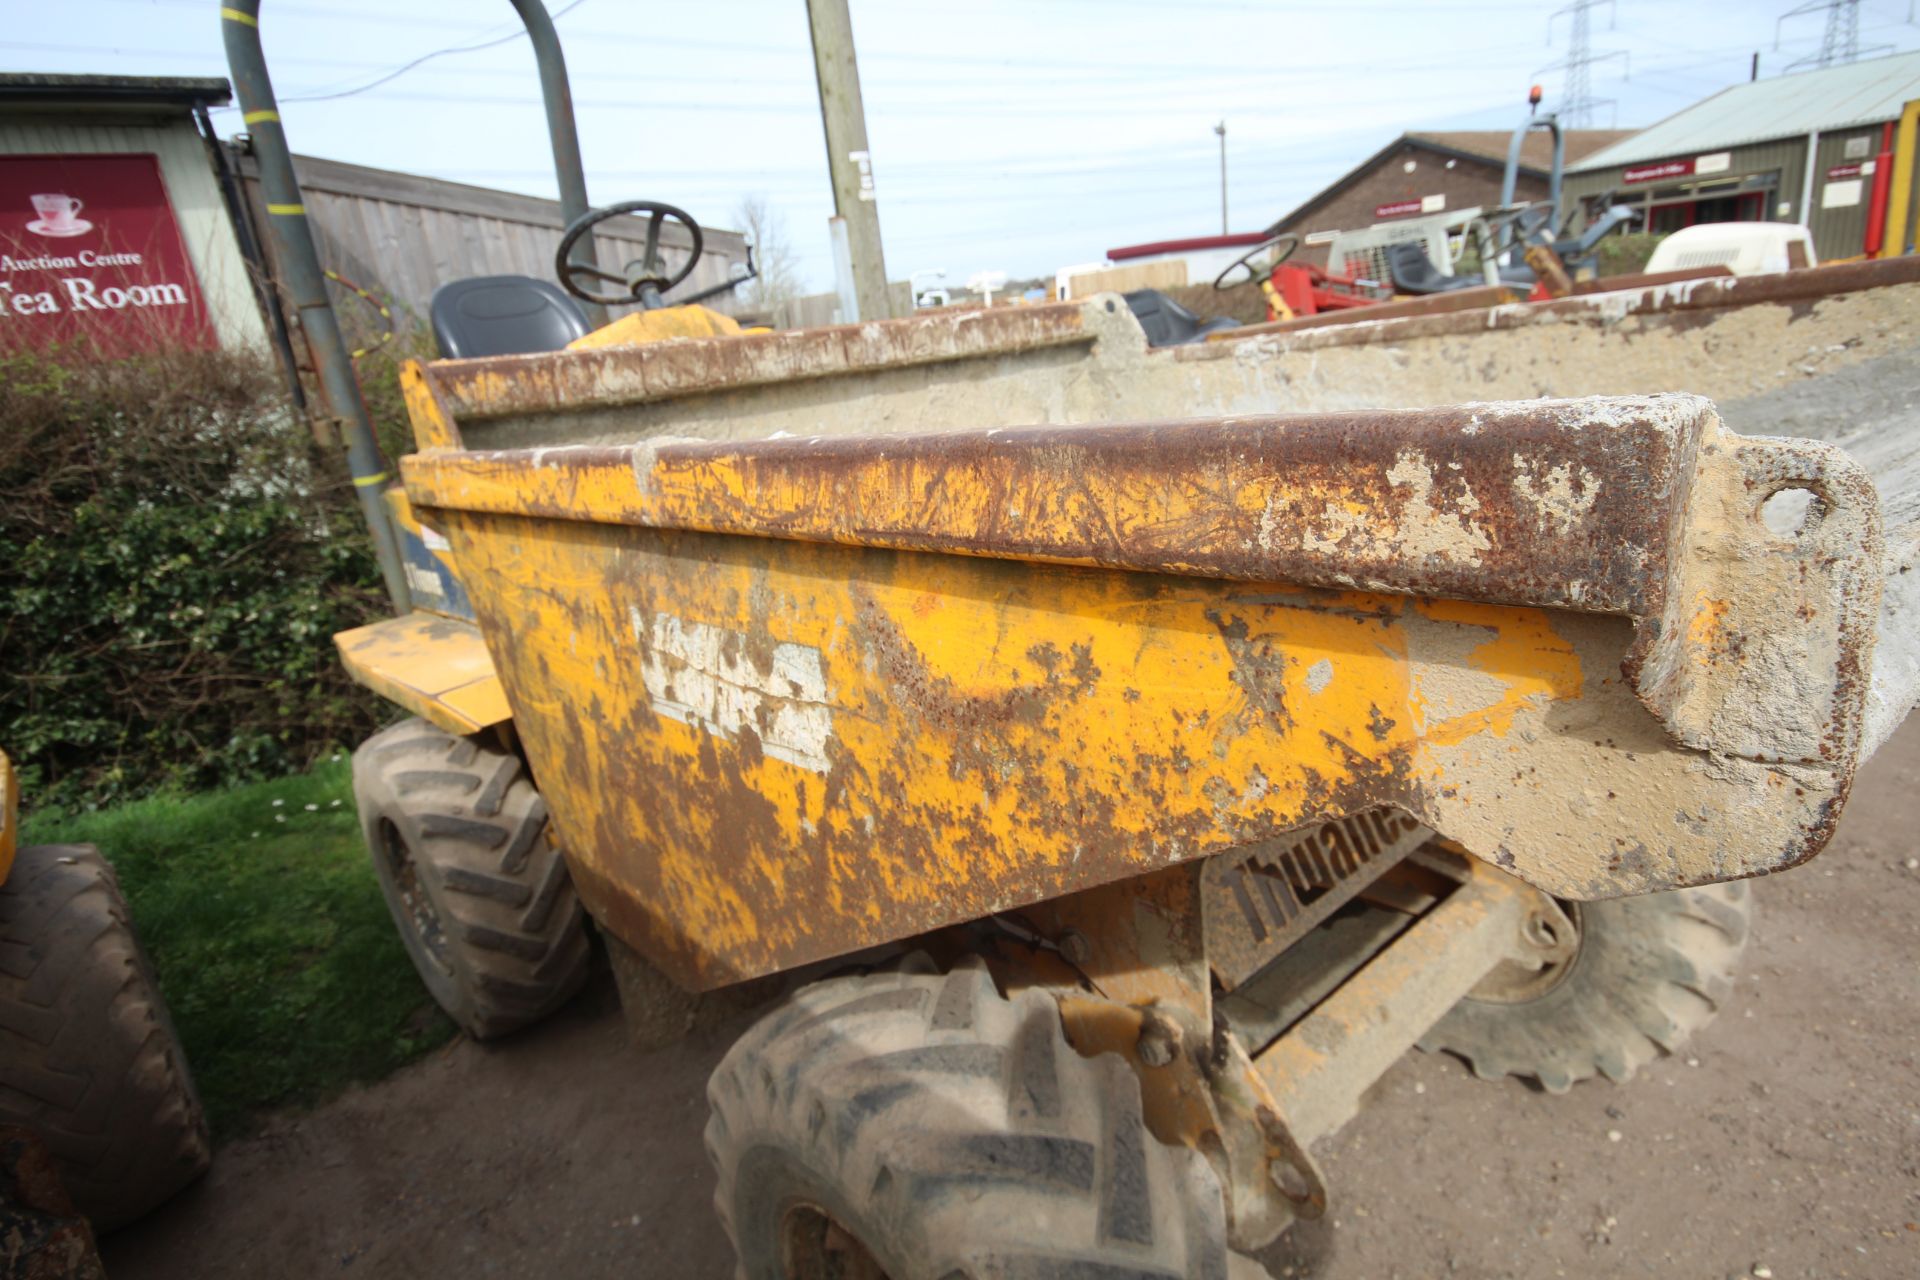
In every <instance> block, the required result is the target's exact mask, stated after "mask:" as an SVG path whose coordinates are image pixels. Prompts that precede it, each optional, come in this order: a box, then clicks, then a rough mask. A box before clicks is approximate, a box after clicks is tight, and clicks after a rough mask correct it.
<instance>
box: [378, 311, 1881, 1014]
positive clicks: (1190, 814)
mask: <svg viewBox="0 0 1920 1280" xmlns="http://www.w3.org/2000/svg"><path fill="white" fill-rule="evenodd" d="M735 341H742V342H744V341H747V340H746V339H738V340H735ZM601 354H602V356H603V358H605V359H612V358H614V357H612V356H610V355H608V354H607V353H601ZM554 359H556V360H559V359H564V357H554ZM426 376H427V377H428V378H429V379H431V378H432V377H433V371H432V370H431V369H429V370H428V371H427V375H426ZM852 411H854V410H851V409H850V410H849V412H852ZM403 468H404V472H405V475H406V478H407V484H408V491H409V493H410V495H411V496H412V498H413V500H414V501H415V503H416V504H417V505H418V506H420V507H421V508H422V509H423V510H431V511H433V512H434V513H435V515H434V519H435V522H436V527H440V528H443V529H445V531H446V532H447V534H448V537H449V539H450V540H451V541H452V543H453V548H454V554H455V557H456V559H457V561H458V562H459V563H460V565H461V566H462V569H463V574H464V575H465V576H466V579H467V582H468V585H469V588H470V590H471V592H472V595H473V598H474V603H475V607H476V610H477V612H478V614H479V617H480V622H481V626H482V629H483V631H484V633H485V635H486V638H487V643H488V646H489V649H490V650H491V651H492V652H493V655H494V657H495V660H496V664H497V666H498V668H499V671H500V675H501V679H502V682H503V684H504V686H505V688H506V692H507V697H508V700H509V702H510V704H511V705H512V707H513V710H514V716H515V727H516V730H517V731H518V733H519V734H520V737H521V740H522V742H523V743H524V744H525V746H526V749H527V753H528V757H529V760H530V762H531V764H532V768H533V771H534V773H535V774H536V776H538V777H539V779H540V784H541V788H542V792H543V794H544V795H545V796H546V797H547V799H548V801H549V803H550V804H551V805H552V809H553V814H554V819H555V821H556V823H557V824H558V826H559V828H560V830H561V832H562V834H563V835H564V837H565V839H566V842H567V848H568V850H569V858H570V863H571V866H572V868H573V871H574V875H575V879H576V881H577V883H578V884H579V886H580V891H581V894H582V897H583V898H584V899H585V900H586V902H587V904H588V906H589V908H590V909H591V910H592V911H593V912H594V914H595V916H596V917H597V918H598V919H599V920H600V921H601V922H602V923H603V924H604V925H605V926H606V927H608V928H610V929H612V930H613V931H615V932H616V933H618V934H619V935H620V936H621V937H623V938H624V939H625V940H627V941H628V942H629V943H630V944H631V945H633V946H635V947H636V949H638V950H640V951H641V952H642V953H644V954H646V955H647V956H648V957H649V958H650V959H652V960H654V961H655V962H656V963H658V964H660V965H661V966H662V967H664V968H665V969H667V970H668V972H669V973H670V974H671V975H672V976H674V977H675V978H676V979H677V980H679V981H681V982H682V983H683V984H685V985H688V986H692V987H697V988H704V987H711V986H716V985H721V984H724V983H727V982H731V981H735V980H739V979H743V978H748V977H753V976H757V975H759V974H765V973H770V972H775V971H779V970H783V969H788V968H792V967H794V966H796V965H799V964H802V963H806V962H808V961H811V960H816V959H824V958H827V957H831V956H835V955H840V954H844V953H846V952H848V951H850V950H854V949H857V948H860V947H864V946H869V945H875V944H878V943H883V942H888V941H892V940H895V939H899V938H902V937H907V936H912V935H914V934H918V933H922V932H926V931H928V930H931V929H934V928H939V927H942V926H945V925H949V924H953V923H957V922H961V921H965V920H970V919H978V918H980V917H983V916H986V915H989V914H993V913H997V912H1002V911H1007V910H1013V909H1017V908H1019V907H1021V906H1022V905H1024V904H1029V903H1033V902H1037V901H1042V900H1046V899H1050V898H1054V897H1058V896H1061V895H1064V894H1068V893H1073V892H1078V891H1080V890H1083V889H1086V888H1089V887H1092V886H1095V885H1099V884H1104V883H1110V882H1113V881H1117V880H1123V879H1127V878H1129V877H1132V876H1136V875H1140V874H1143V873H1145V872H1149V871H1152V870H1156V869H1158V868H1161V867H1165V866H1168V865H1171V864H1174V863H1178V862H1184V861H1188V860H1191V859H1194V858H1200V857H1206V856H1210V855H1213V854H1216V853H1221V852H1224V851H1227V850H1231V849H1236V848H1242V847H1245V846H1247V845H1249V844H1251V843H1253V842H1256V841H1260V840H1265V839H1271V838H1274V837H1276V836H1279V835H1282V834H1283V833H1285V832H1288V831H1292V830H1296V829H1298V828H1300V827H1302V826H1304V825H1307V824H1309V823H1313V822H1316V821H1318V820H1320V819H1321V818H1322V817H1324V815H1326V814H1327V813H1349V814H1350V813H1357V812H1360V811H1362V810H1365V809H1368V808H1372V807H1376V806H1383V805H1384V806H1391V807H1394V808H1396V809H1398V810H1400V811H1402V812H1405V813H1408V814H1410V815H1412V816H1413V817H1414V818H1415V819H1416V820H1418V821H1420V822H1421V823H1423V824H1424V825H1427V826H1429V827H1432V828H1433V829H1435V830H1437V831H1439V832H1441V833H1443V834H1445V835H1446V836H1447V837H1449V838H1451V839H1453V840H1456V841H1458V842H1459V843H1460V844H1462V845H1464V846H1465V847H1466V848H1467V849H1468V850H1470V851H1471V852H1472V853H1474V854H1475V855H1477V856H1479V857H1480V858H1482V859H1485V860H1486V861H1488V862H1490V863H1493V864H1495V865H1497V866H1501V867H1504V868H1507V869H1509V870H1511V871H1512V872H1513V873H1514V874H1516V875H1518V876H1520V877H1521V878H1522V879H1524V880H1527V881H1528V882H1530V883H1532V884H1534V885H1536V886H1537V887H1540V888H1542V889H1545V890H1546V891H1548V892H1550V893H1553V894H1555V895H1557V896H1560V897H1565V898H1571V899H1581V898H1594V897H1605V896H1611V895H1615V894H1620V893H1628V892H1642V891H1650V890H1656V889H1665V888H1673V887H1678V886H1680V885H1686V884H1697V883H1705V882H1709V881H1713V880H1720V879H1727V878H1730V877H1734V876H1741V875H1751V874H1756V873H1759V872H1762V871H1767V870H1773V869H1777V868H1779V867H1782V866H1789V865H1792V864H1794V863H1796V862H1798V861H1801V860H1802V859H1804V858H1806V857H1807V856H1809V855H1810V854H1811V853H1813V852H1814V851H1815V850H1817V849H1818V848H1819V847H1820V846H1821V844H1823V843H1824V842H1825V840H1826V838H1827V836H1828V834H1829V833H1830V832H1831V829H1832V825H1833V822H1834V821H1835V820H1836V819H1837V817H1838V811H1839V806H1840V802H1841V800H1842V798H1843V797H1844V795H1845V791H1846V787H1847V784H1848V781H1849V780H1850V778H1851V776H1852V772H1853V768H1854V764H1855V759H1856V756H1857V752H1858V741H1859V738H1858V732H1859V723H1860V713H1861V708H1862V705H1863V701H1864V697H1865V680H1864V677H1863V672H1864V671H1865V669H1866V667H1865V663H1866V661H1867V659H1868V658H1869V657H1870V650H1871V640H1872V631H1873V625H1874V621H1875V615H1876V612H1877V609H1878V589H1879V577H1878V574H1879V558H1880V552H1881V547H1880V532H1879V521H1878V507H1877V499H1876V498H1875V495H1874V493H1873V490H1872V487H1871V484H1870V483H1869V482H1868V481H1867V480H1866V478H1865V476H1864V475H1863V474H1862V473H1861V472H1860V471H1859V469H1858V467H1857V466H1855V465H1854V464H1853V463H1852V462H1851V461H1850V460H1848V459H1847V458H1846V457H1845V455H1844V454H1841V453H1839V452H1838V451H1837V450H1834V449H1831V448H1828V447H1825V446H1820V445H1815V444H1811V443H1806V442H1791V441H1777V440H1757V439H1754V440H1748V439H1741V438H1739V437H1735V436H1732V435H1731V434H1730V433H1728V432H1727V431H1726V430H1725V429H1724V428H1723V427H1722V426H1721V425H1720V423H1719V421H1718V419H1717V418H1716V417H1715V415H1714V414H1713V412H1712V408H1711V406H1710V405H1708V404H1707V403H1706V402H1704V401H1701V400H1699V399H1697V398H1694V397H1685V396H1674V397H1653V398H1647V399H1618V400H1589V401H1566V402H1548V401H1543V402H1525V403H1516V404H1505V405H1493V404H1479V405H1468V406H1462V407H1460V408H1457V409H1440V410H1420V411H1409V412H1398V413H1352V414H1328V415H1318V416H1299V417H1274V418H1253V417H1242V418H1232V419H1222V420H1217V421H1205V422H1185V423H1160V424H1139V425H1127V426H1103V427H1084V428H1027V429H1019V430H992V431H966V432H953V433H947V434H942V435H929V436H913V437H906V436H896V437H858V436H841V437H825V438H819V439H788V440H770V441H759V442H754V443H748V444H721V443H700V442H689V443H681V442H650V443H646V444H640V445H633V446H578V447H556V448H547V449H539V450H508V451H501V452H492V453H476V452H459V451H448V452H427V453H422V454H419V455H415V456H414V457H411V458H409V459H407V460H406V461H405V463H404V464H403ZM1789 487H1800V488H1806V489H1810V490H1812V491H1813V492H1815V493H1816V494H1817V495H1818V496H1819V498H1820V502H1819V504H1818V508H1817V511H1818V518H1817V519H1816V520H1813V521H1811V522H1809V524H1808V526H1807V527H1806V528H1805V529H1804V530H1803V531H1802V532H1800V533H1799V534H1797V535H1795V536H1793V537H1780V536H1777V535H1774V534H1771V533H1770V532H1768V530H1767V529H1766V527H1765V526H1764V524H1762V523H1761V522H1760V520H1759V519H1758V510H1759V507H1760V506H1761V504H1762V503H1763V502H1764V501H1765V500H1766V498H1767V497H1768V496H1769V495H1770V494H1772V493H1773V492H1775V491H1776V490H1779V489H1782V488H1789Z"/></svg>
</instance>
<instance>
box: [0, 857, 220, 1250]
mask: <svg viewBox="0 0 1920 1280" xmlns="http://www.w3.org/2000/svg"><path fill="white" fill-rule="evenodd" d="M13 1125H18V1126H20V1127H22V1128H25V1129H27V1130H29V1131H31V1132H32V1133H34V1134H35V1135H37V1136H38V1137H39V1138H40V1139H41V1141H43V1142H44V1143H45V1144H46V1146H47V1148H48V1150H49V1151H51V1152H52V1153H53V1157H54V1160H55V1162H56V1163H57V1165H58V1166H59V1169H60V1176H61V1181H62V1182H63V1183H64V1184H65V1186H66V1190H67V1193H68V1194H69V1195H70V1196H71V1197H72V1198H73V1202H74V1205H75V1206H76V1207H77V1208H78V1209H79V1210H80V1212H82V1213H84V1214H85V1215H86V1216H87V1217H88V1218H89V1219H90V1220H91V1221H92V1222H93V1225H94V1229H95V1230H96V1231H99V1232H107V1231H112V1230H113V1229H114V1228H116V1227H119V1226H123V1225H125V1224H126V1223H128V1222H131V1221H133V1220H134V1219H135V1218H138V1217H140V1216H141V1215H142V1214H144V1213H146V1212H147V1211H148V1210H150V1209H152V1208H154V1207H155V1206H157V1205H159V1204H160V1203H161V1202H162V1201H164V1200H166V1199H168V1198H169V1197H171V1196H173V1195H174V1194H175V1193H176V1192H178V1191H180V1190H181V1189H182V1188H184V1187H185V1186H186V1185H187V1184H188V1183H190V1182H192V1181H193V1180H194V1179H195V1178H198V1177H199V1176H200V1175H201V1174H202V1173H204V1172H206V1169H207V1165H208V1163H209V1162H210V1161H211V1160H212V1156H213V1148H212V1145H211V1143H210V1141H209V1139H208V1135H207V1122H206V1117H205V1113H204V1112H203V1111H202V1110H201V1107H200V1097H199V1094H197V1093H196V1092H195V1091H194V1087H193V1078H192V1076H191V1075H190V1074H189V1073H188V1071H187V1060H186V1055H185V1054H184V1053H183V1052H182V1051H181V1049H180V1042H179V1039H178V1037H176V1036H175V1034H174V1030H173V1021H172V1019H171V1018H170V1017H168V1015H167V1006H166V1002H165V1001H163V1000H162V999H161V998H160V986H159V983H158V981H157V980H156V979H155V978H154V973H153V966H152V964H151V963H150V962H149V961H148V959H147V955H146V952H145V951H143V950H142V949H141V947H140V941H139V939H138V938H137V937H135V936H134V932H133V925H132V922H131V920H130V918H129V916H128V912H127V904H126V900H125V899H124V898H123V897H122V896H121V893H120V884H119V881H118V880H116V879H115V878H114V874H113V869H112V868H111V867H110V866H108V865H107V861H106V859H105V858H103V857H101V856H100V852H99V850H97V849H95V848H93V847H92V846H91V845H36V846H30V847H27V848H23V849H21V850H19V851H18V853H17V854H16V855H15V857H14V863H13V869H12V871H11V872H10V873H9V874H8V876H7V880H6V884H5V885H4V886H0V1127H5V1126H13Z"/></svg>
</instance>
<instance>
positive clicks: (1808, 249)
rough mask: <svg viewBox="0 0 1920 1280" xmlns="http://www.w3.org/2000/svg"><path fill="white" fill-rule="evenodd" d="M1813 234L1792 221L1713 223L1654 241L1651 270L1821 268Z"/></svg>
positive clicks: (1748, 272)
mask: <svg viewBox="0 0 1920 1280" xmlns="http://www.w3.org/2000/svg"><path fill="white" fill-rule="evenodd" d="M1819 265H1820V259H1819V257H1818V255H1816V254H1815V253H1814V251H1813V233H1812V232H1811V231H1809V230H1807V229H1806V228H1805V227H1803V226H1799V225H1797V224H1795V223H1791V222H1707V223H1702V224H1700V225H1699V226H1694V227H1687V228H1685V229H1683V230H1680V231H1676V232H1674V233H1673V234H1672V235H1670V236H1668V237H1667V238H1666V239H1665V240H1662V241H1661V242H1660V243H1659V244H1657V245H1655V246H1654V250H1653V256H1652V257H1651V258H1649V259H1648V260H1647V270H1648V271H1688V270H1693V269H1696V268H1699V267H1720V266H1724V267H1727V268H1730V269H1731V270H1732V271H1733V274H1735V275H1736V276H1759V275H1769V274H1772V273H1773V272H1776V271H1792V270H1797V269H1798V268H1800V267H1817V266H1819Z"/></svg>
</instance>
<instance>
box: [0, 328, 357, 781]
mask: <svg viewBox="0 0 1920 1280" xmlns="http://www.w3.org/2000/svg"><path fill="white" fill-rule="evenodd" d="M0 546H4V547H5V548H7V554H6V555H5V556H4V557H0V653H3V654H4V655H5V657H4V662H5V673H6V678H5V680H4V681H0V740H3V741H4V745H5V747H6V749H7V751H8V752H9V754H11V755H12V756H13V758H14V760H15V762H16V763H17V764H18V765H19V766H20V769H21V775H22V776H21V780H22V783H23V786H24V790H25V793H26V796H27V798H28V802H29V803H37V804H40V805H54V806H59V807H64V808H74V807H91V806H94V805H97V804H100V803H104V802H107V801H114V800H120V799H124V798H127V797H131V796H135V795H140V794H144V793H147V792H151V791H154V790H156V789H159V788H161V787H163V786H167V785H170V784H177V785H181V786H186V787H204V786H211V785H223V784H227V783H231V782H236V781H241V780H247V779H254V778H262V777H268V776H272V775H277V774H282V773H286V772H288V771H290V770H293V769H297V768H300V767H302V766H304V765H306V764H308V763H310V762H311V761H312V760H313V759H314V758H315V757H316V756H318V755H319V754H320V753H321V752H322V751H323V750H324V749H325V748H326V747H327V746H328V745H330V744H334V743H343V742H351V741H354V740H357V739H358V738H359V737H360V736H362V735H363V734H365V733H366V732H367V731H369V730H370V729H371V728H373V727H374V725H375V724H376V723H377V721H378V718H379V716H380V714H381V713H380V707H379V703H378V702H377V700H375V699H374V698H372V697H371V696H370V695H368V694H365V693H364V692H363V691H361V690H360V689H358V688H357V687H356V686H354V685H353V684H352V683H351V682H350V681H348V679H347V678H346V676H345V674H344V673H343V672H342V670H341V668H340V665H339V663H338V661H337V660H336V658H335V655H334V650H333V645H332V643H331V641H330V636H331V635H332V633H333V632H335V631H338V630H341V629H343V628H346V627H351V626H356V625H359V624H360V623H362V622H365V621H368V620H370V619H372V618H374V617H376V616H379V615H380V613H381V612H382V611H383V604H384V597H383V596H382V594H381V592H380V577H379V572H378V569H377V567H376V566H375V564H374V560H373V556H372V552H371V550H370V548H369V545H368V542H367V539H366V537H365V535H364V532H363V531H362V529H361V528H360V524H359V517H358V513H357V509H356V507H355V505H354V502H353V499H352V497H351V490H350V488H349V486H348V484H347V480H346V476H345V473H344V470H343V469H342V468H341V467H340V465H339V462H338V459H337V458H331V457H321V456H317V455H316V452H315V450H314V449H313V446H312V445H311V443H310V438H309V436H308V433H307V430H306V427H305V425H304V424H303V423H302V422H300V421H299V420H298V419H297V418H295V417H294V415H292V414H291V413H290V412H288V411H287V410H286V408H285V407H284V398H283V396H282V394H281V390H280V386H279V383H278V379H277V374H276V372H275V370H274V368H273V366H272V365H271V364H270V363H269V362H268V361H267V360H266V359H265V358H264V357H259V356H255V355H253V354H251V353H223V352H178V351H174V352H168V353H166V354H164V355H154V356H146V357H139V358H134V359H127V360H118V361H97V360H81V359H65V360H63V359H62V358H60V357H58V356H52V357H49V356H46V355H41V354H33V353H8V354H0Z"/></svg>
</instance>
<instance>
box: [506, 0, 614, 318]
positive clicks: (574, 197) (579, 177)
mask: <svg viewBox="0 0 1920 1280" xmlns="http://www.w3.org/2000/svg"><path fill="white" fill-rule="evenodd" d="M512 3H513V8H514V11H515V12H516V13H518V14H519V15H520V20H521V21H522V22H524V23H526V24H527V39H528V41H530V42H531V43H532V45H533V59H534V62H535V63H536V64H537V65H538V66H539V68H540V97H541V100H542V101H543V102H544V103H545V105H546V109H547V138H548V141H549V142H550V143H551V144H552V147H553V174H554V178H555V179H556V180H557V181H558V182H559V184H560V217H561V221H562V222H563V223H564V224H565V225H569V226H571V225H572V223H573V221H574V219H576V218H578V217H579V216H580V215H581V214H584V213H585V212H586V211H587V210H588V208H589V207H590V206H589V205H588V203H587V174H586V168H585V166H583V165H582V164H581V162H580V131H579V129H578V128H576V127H575V125H574V119H573V89H572V88H571V86H570V85H569V84H568V81H567V59H566V55H565V54H563V53H561V51H560V36H559V33H558V32H556V31H555V30H554V29H553V19H552V18H551V17H549V16H548V14H547V7H546V5H544V4H542V3H541V0H512ZM567 260H568V261H569V262H578V263H581V264H582V265H585V266H598V265H599V264H600V260H599V256H598V253H597V251H596V250H595V248H594V243H593V232H592V231H587V232H585V233H583V234H582V235H581V237H580V238H579V239H578V240H576V241H574V244H573V249H572V250H571V251H570V252H569V253H568V255H567ZM582 305H583V306H584V307H585V308H586V312H587V319H588V320H589V321H590V322H591V323H592V324H593V327H594V328H596V329H598V328H600V327H601V326H603V325H605V324H606V323H607V309H606V308H605V307H603V306H601V305H600V304H599V303H597V302H588V303H583V304H582Z"/></svg>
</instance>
